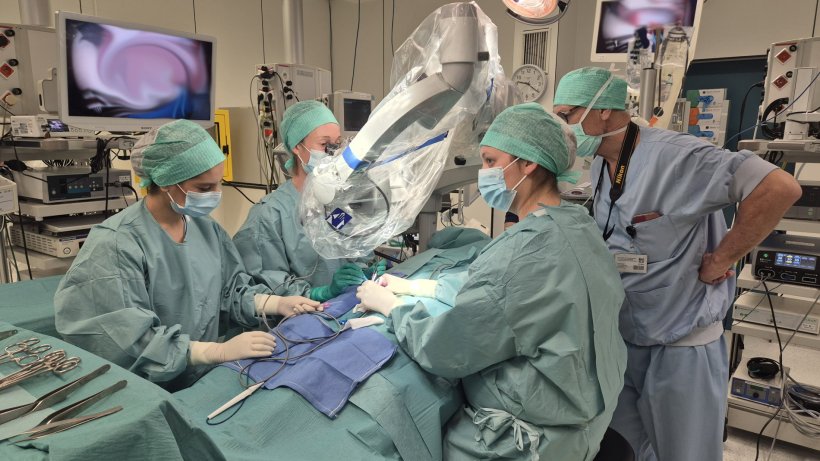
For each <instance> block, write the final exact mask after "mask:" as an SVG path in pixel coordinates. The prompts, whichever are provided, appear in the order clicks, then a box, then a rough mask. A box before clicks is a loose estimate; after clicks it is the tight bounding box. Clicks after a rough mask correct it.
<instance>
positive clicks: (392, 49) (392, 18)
mask: <svg viewBox="0 0 820 461" xmlns="http://www.w3.org/2000/svg"><path fill="white" fill-rule="evenodd" d="M390 1H391V2H392V3H393V12H392V13H391V14H390V56H395V52H396V46H395V45H393V30H394V24H395V19H396V0H390Z"/></svg>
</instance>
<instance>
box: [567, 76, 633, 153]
mask: <svg viewBox="0 0 820 461" xmlns="http://www.w3.org/2000/svg"><path fill="white" fill-rule="evenodd" d="M612 78H613V77H612V76H610V77H609V79H608V80H607V81H606V82H604V85H603V86H602V87H601V89H600V90H598V92H597V93H595V97H593V98H592V101H591V102H590V103H589V105H588V106H587V108H586V110H585V111H584V114H583V115H581V120H579V121H578V123H574V124H572V125H570V126H569V127H570V128H571V129H572V132H573V133H574V134H575V142H576V144H577V148H576V150H575V155H577V156H578V157H591V156H593V155H595V154H596V153H597V152H598V148H599V147H600V146H601V141H603V138H606V137H607V136H614V135H616V134H618V133H622V132H623V131H625V130H626V126H624V127H622V128H618V129H617V130H615V131H610V132H609V133H604V134H601V135H589V134H586V133H585V132H584V127H583V125H581V123H583V121H584V120H586V118H587V115H589V111H590V110H592V106H594V105H595V103H596V102H598V98H600V97H601V95H602V94H603V93H604V90H606V88H607V87H608V86H609V84H610V82H612Z"/></svg>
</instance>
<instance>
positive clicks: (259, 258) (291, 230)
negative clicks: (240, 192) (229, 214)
mask: <svg viewBox="0 0 820 461" xmlns="http://www.w3.org/2000/svg"><path fill="white" fill-rule="evenodd" d="M233 241H234V244H236V248H237V249H238V250H239V254H241V255H242V261H243V262H244V263H245V267H246V269H247V271H248V273H249V274H251V275H252V276H253V278H254V279H255V280H256V282H257V283H262V284H265V285H267V286H268V287H270V289H271V290H274V292H275V293H276V294H279V295H290V296H308V295H309V294H310V289H311V288H312V287H318V286H322V285H329V284H330V282H331V281H332V280H333V273H334V272H336V270H338V269H339V268H340V267H342V266H343V265H344V264H346V263H349V262H359V263H360V265H365V264H366V262H367V261H368V258H361V259H325V258H322V257H321V256H319V254H318V253H316V250H314V249H313V246H311V243H310V240H309V239H308V238H307V236H306V235H305V232H304V230H303V229H302V223H301V221H300V218H299V192H298V191H297V190H296V187H295V186H294V185H293V182H292V181H287V182H285V183H284V184H282V186H281V187H279V189H277V190H275V191H273V192H271V193H270V194H268V195H266V196H265V197H263V198H262V200H260V201H259V203H257V204H256V205H254V206H252V207H251V211H250V212H249V213H248V219H247V220H245V223H244V224H243V225H242V227H241V228H240V229H239V231H238V232H237V233H236V235H234V238H233Z"/></svg>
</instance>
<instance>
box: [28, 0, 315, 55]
mask: <svg viewBox="0 0 820 461" xmlns="http://www.w3.org/2000/svg"><path fill="white" fill-rule="evenodd" d="M20 1H23V0H20ZM304 25H305V23H304V20H303V19H302V0H285V1H284V2H282V26H283V31H284V35H285V61H286V62H287V63H289V64H304V63H305V31H304Z"/></svg>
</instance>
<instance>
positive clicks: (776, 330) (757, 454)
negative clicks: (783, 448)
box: [755, 281, 786, 461]
mask: <svg viewBox="0 0 820 461" xmlns="http://www.w3.org/2000/svg"><path fill="white" fill-rule="evenodd" d="M762 283H763V288H764V289H765V290H766V297H767V298H768V299H769V310H770V311H771V314H772V325H773V326H774V334H775V336H777V350H778V354H779V356H778V360H777V363H778V364H779V365H780V385H781V386H785V383H786V377H785V373H784V371H783V343H782V342H781V341H780V329H779V328H778V327H777V320H776V319H777V317H776V316H775V312H774V304H773V303H772V293H771V291H769V287H768V286H767V285H766V282H765V281H763V282H762ZM782 408H783V399H780V405H778V406H777V409H776V410H775V411H774V413H772V416H771V417H770V418H769V419H768V420H767V421H766V424H764V425H763V427H762V428H760V432H759V433H758V434H757V442H756V443H755V461H757V460H758V458H759V457H760V439H761V438H762V437H763V432H765V431H766V428H767V427H768V426H769V424H770V423H771V422H772V421H773V420H774V418H775V417H776V416H777V415H778V413H780V410H781V409H782Z"/></svg>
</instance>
